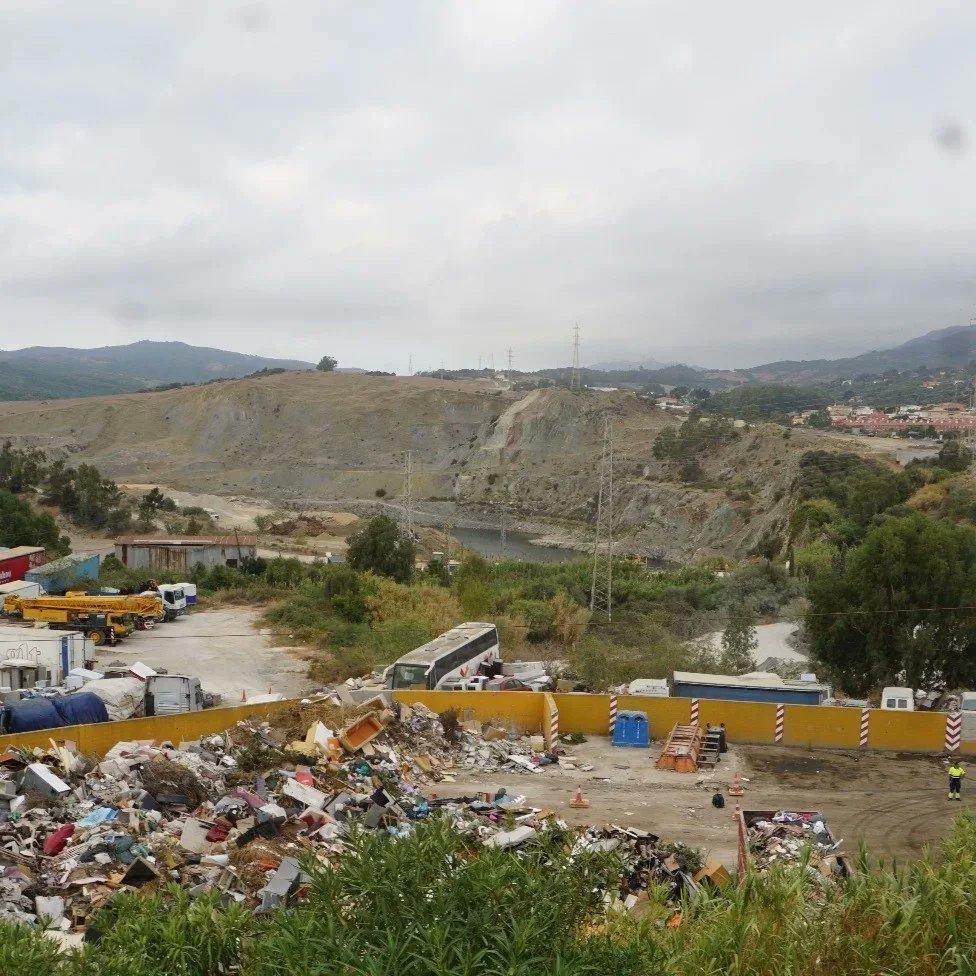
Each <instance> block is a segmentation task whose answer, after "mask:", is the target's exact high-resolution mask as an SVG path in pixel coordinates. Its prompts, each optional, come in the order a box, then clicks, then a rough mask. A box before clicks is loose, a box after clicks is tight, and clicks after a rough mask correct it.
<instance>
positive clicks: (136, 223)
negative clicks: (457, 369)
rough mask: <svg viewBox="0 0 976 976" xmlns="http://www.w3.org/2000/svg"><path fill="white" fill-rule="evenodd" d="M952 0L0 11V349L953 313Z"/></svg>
mask: <svg viewBox="0 0 976 976" xmlns="http://www.w3.org/2000/svg"><path fill="white" fill-rule="evenodd" d="M974 29H976V4H973V3H972V2H958V3H947V2H939V0H929V2H927V3H919V2H918V0H883V2H866V0H862V2H854V3H851V2H850V0H845V2H832V0H820V2H818V3H808V4H798V3H783V2H782V0H754V2H750V0H742V2H738V3H729V2H728V0H722V2H694V0H675V2H648V0H645V2H627V0H613V2H611V0H603V2H599V0H583V2H558V0H463V2H462V0H458V2H457V3H440V2H435V0H430V2H414V0H386V2H383V3H379V2H370V0H348V2H342V3H339V2H328V0H308V2H304V0H280V2H275V3H272V2H260V0H251V2H244V3H223V2H219V0H205V2H201V0H192V2H181V0H167V2H165V3H151V4H150V3H141V2H133V3H121V2H118V0H115V2H101V0H84V2H73V3H65V2H63V0H58V2H46V0H3V3H2V4H0V72H2V74H0V82H2V84H0V105H2V112H3V139H2V144H0V348H8V349H10V348H17V347H20V346H25V345H34V344H42V345H54V344H63V345H86V346H94V345H105V344H114V343H118V342H130V341H134V340H136V339H142V338H159V339H183V340H185V341H188V342H193V343H200V344H204V343H205V344H208V345H215V346H221V347H224V348H228V349H235V350H240V351H243V352H254V353H260V354H263V355H276V356H288V357H299V358H304V359H318V357H319V356H320V355H322V354H323V353H330V354H332V355H334V356H336V357H337V358H338V359H339V361H340V364H341V365H350V366H351V365H357V366H363V367H367V368H378V369H390V370H396V371H399V372H405V371H406V369H407V364H408V357H409V356H410V355H411V354H412V355H413V361H414V365H415V368H432V367H436V366H439V365H440V364H441V362H444V363H445V364H447V365H449V366H476V365H477V361H478V357H479V356H481V357H482V359H483V361H484V362H488V361H489V358H490V356H492V355H494V356H495V360H496V364H497V365H498V366H501V365H502V364H503V363H504V360H505V356H506V350H507V349H508V347H511V348H512V350H513V355H514V359H515V364H516V366H517V367H521V368H525V369H529V368H537V367H541V366H551V365H564V364H566V363H568V362H569V360H570V358H571V343H572V339H571V335H572V327H573V324H574V322H579V325H580V330H581V336H582V356H583V361H584V362H596V361H601V360H607V359H622V358H637V359H642V358H645V357H654V358H656V359H658V360H682V361H688V362H694V363H699V364H703V365H710V366H712V365H715V366H717V365H732V366H744V365H753V364H756V363H759V362H765V361H769V360H774V359H779V358H810V357H817V356H834V355H846V354H850V353H857V352H861V351H864V350H866V349H869V348H877V347H883V346H887V345H892V344H895V343H897V342H899V341H902V340H904V339H906V338H910V337H911V336H914V335H917V334H920V333H922V332H925V331H928V330H931V329H936V328H941V327H943V326H946V325H950V324H965V323H968V322H969V320H970V317H971V315H972V314H973V313H974V312H976V275H974V257H976V253H974V252H976V220H974V219H973V218H974V214H973V210H974V195H976V172H974V166H973V162H974V159H976V146H974V139H976V103H974V100H976V56H974V50H976V44H974V41H976V30H974Z"/></svg>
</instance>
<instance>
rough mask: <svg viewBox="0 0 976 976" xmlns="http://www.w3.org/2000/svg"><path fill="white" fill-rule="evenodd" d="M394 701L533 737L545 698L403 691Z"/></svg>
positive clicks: (532, 694) (525, 693)
mask: <svg viewBox="0 0 976 976" xmlns="http://www.w3.org/2000/svg"><path fill="white" fill-rule="evenodd" d="M393 698H394V699H395V700H396V701H399V702H404V703H405V704H407V705H412V704H413V703H414V702H420V703H421V704H422V705H426V706H427V707H428V708H429V709H431V710H432V711H434V712H437V713H438V714H439V713H440V712H444V711H447V709H449V708H456V709H457V711H458V714H459V715H460V716H461V719H462V720H466V719H468V718H471V719H477V720H478V721H479V722H496V723H497V724H498V725H500V726H502V728H512V729H513V730H515V731H518V732H528V733H531V734H533V735H535V734H538V733H539V732H541V731H542V718H543V701H544V698H545V696H544V695H543V694H542V693H541V692H534V691H410V690H404V691H395V692H393ZM561 720H562V713H561V712H560V723H561Z"/></svg>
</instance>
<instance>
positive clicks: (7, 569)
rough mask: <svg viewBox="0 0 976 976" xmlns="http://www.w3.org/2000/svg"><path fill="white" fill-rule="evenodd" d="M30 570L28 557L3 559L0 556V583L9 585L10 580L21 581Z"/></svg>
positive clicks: (29, 558)
mask: <svg viewBox="0 0 976 976" xmlns="http://www.w3.org/2000/svg"><path fill="white" fill-rule="evenodd" d="M30 568H31V557H30V556H13V557H12V558H10V559H4V558H3V557H2V556H0V583H9V582H11V581H12V580H22V579H23V578H24V574H25V573H26V572H27V570H29V569H30Z"/></svg>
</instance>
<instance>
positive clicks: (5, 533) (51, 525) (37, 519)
mask: <svg viewBox="0 0 976 976" xmlns="http://www.w3.org/2000/svg"><path fill="white" fill-rule="evenodd" d="M16 546H43V547H44V549H45V550H46V551H47V554H48V555H49V556H64V555H66V554H67V553H69V552H70V551H71V547H70V543H69V541H68V538H67V536H63V535H61V533H60V531H59V530H58V526H57V523H56V522H55V521H54V519H53V518H51V516H50V515H48V514H47V513H45V512H35V511H34V510H33V509H32V508H31V507H30V505H28V504H27V502H25V501H23V500H22V499H20V498H18V497H17V496H16V495H14V494H13V493H12V492H10V491H7V489H5V488H0V547H3V548H10V549H13V548H15V547H16Z"/></svg>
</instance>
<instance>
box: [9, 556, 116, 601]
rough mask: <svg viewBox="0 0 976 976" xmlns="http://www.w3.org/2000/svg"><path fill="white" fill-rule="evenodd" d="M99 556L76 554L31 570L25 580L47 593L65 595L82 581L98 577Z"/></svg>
mask: <svg viewBox="0 0 976 976" xmlns="http://www.w3.org/2000/svg"><path fill="white" fill-rule="evenodd" d="M98 565H99V556H98V554H97V553H93V554H92V553H86V552H76V553H72V554H71V555H70V556H64V557H62V558H61V559H55V560H54V561H53V562H50V563H45V564H44V565H43V566H37V567H36V568H34V569H29V570H28V571H27V572H26V573H25V574H24V579H26V580H28V581H29V582H31V583H38V584H40V587H41V589H42V590H44V592H45V593H54V594H57V595H59V596H60V595H61V594H63V593H64V592H65V591H67V590H70V589H71V588H72V587H73V586H75V585H76V584H77V583H80V582H81V581H82V580H89V579H95V578H96V577H97V576H98Z"/></svg>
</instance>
